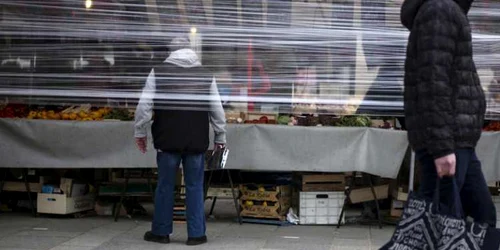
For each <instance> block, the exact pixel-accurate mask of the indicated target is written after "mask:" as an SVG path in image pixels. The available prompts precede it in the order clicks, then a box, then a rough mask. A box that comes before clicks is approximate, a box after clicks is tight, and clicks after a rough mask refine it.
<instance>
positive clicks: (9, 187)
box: [0, 181, 42, 193]
mask: <svg viewBox="0 0 500 250" xmlns="http://www.w3.org/2000/svg"><path fill="white" fill-rule="evenodd" d="M29 186H30V191H31V192H33V193H40V192H41V191H42V185H41V184H40V183H29ZM0 191H1V190H0ZM3 191H8V192H26V184H24V182H17V181H7V182H5V183H4V185H3Z"/></svg>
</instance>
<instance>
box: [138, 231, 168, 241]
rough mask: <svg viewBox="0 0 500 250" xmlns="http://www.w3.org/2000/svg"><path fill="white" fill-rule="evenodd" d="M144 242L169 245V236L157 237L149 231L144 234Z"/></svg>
mask: <svg viewBox="0 0 500 250" xmlns="http://www.w3.org/2000/svg"><path fill="white" fill-rule="evenodd" d="M144 240H145V241H150V242H155V243H161V244H168V243H170V236H168V235H167V236H159V235H155V234H153V233H151V231H149V232H146V233H145V234H144Z"/></svg>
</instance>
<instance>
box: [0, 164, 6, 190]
mask: <svg viewBox="0 0 500 250" xmlns="http://www.w3.org/2000/svg"><path fill="white" fill-rule="evenodd" d="M2 173H3V177H2V179H1V180H0V194H1V193H2V191H3V186H4V184H5V180H7V169H2Z"/></svg>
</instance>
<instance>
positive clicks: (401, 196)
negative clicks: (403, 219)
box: [392, 188, 409, 201]
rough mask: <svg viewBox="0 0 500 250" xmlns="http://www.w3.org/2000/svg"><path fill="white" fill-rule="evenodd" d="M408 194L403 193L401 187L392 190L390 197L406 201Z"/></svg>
mask: <svg viewBox="0 0 500 250" xmlns="http://www.w3.org/2000/svg"><path fill="white" fill-rule="evenodd" d="M408 195H409V194H408V193H405V192H404V191H403V188H399V189H397V190H394V191H393V192H392V198H393V199H395V200H398V201H407V200H408Z"/></svg>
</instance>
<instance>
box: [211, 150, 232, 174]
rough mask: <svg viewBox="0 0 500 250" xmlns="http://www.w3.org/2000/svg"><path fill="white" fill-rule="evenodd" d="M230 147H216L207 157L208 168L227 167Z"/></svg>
mask: <svg viewBox="0 0 500 250" xmlns="http://www.w3.org/2000/svg"><path fill="white" fill-rule="evenodd" d="M228 156H229V149H228V148H227V147H222V148H215V149H214V150H213V151H212V153H211V154H210V155H209V156H208V159H207V169H208V170H218V169H224V168H225V167H226V162H227V157H228Z"/></svg>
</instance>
